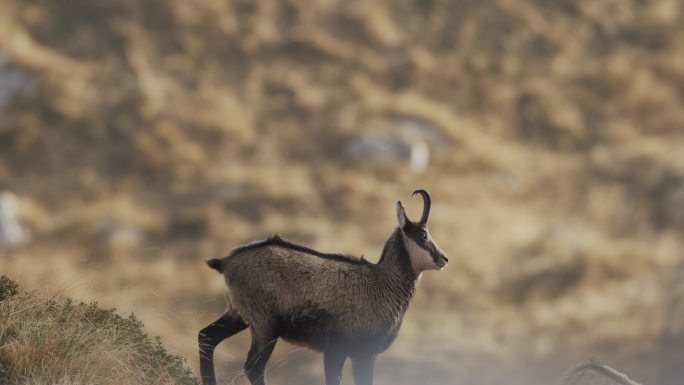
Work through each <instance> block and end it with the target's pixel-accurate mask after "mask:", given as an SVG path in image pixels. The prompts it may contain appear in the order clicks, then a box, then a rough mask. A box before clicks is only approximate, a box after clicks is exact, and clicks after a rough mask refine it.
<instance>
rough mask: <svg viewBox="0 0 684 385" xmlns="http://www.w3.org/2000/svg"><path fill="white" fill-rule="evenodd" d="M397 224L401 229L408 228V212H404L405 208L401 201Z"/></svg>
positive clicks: (398, 205)
mask: <svg viewBox="0 0 684 385" xmlns="http://www.w3.org/2000/svg"><path fill="white" fill-rule="evenodd" d="M397 224H398V225H399V227H401V228H404V226H406V212H405V211H404V206H402V205H401V202H399V201H397Z"/></svg>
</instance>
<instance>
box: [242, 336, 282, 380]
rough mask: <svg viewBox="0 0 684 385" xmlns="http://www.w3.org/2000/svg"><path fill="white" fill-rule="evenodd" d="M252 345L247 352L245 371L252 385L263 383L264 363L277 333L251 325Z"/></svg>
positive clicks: (272, 347) (273, 345) (276, 337)
mask: <svg viewBox="0 0 684 385" xmlns="http://www.w3.org/2000/svg"><path fill="white" fill-rule="evenodd" d="M250 331H251V332H252V346H251V347H250V348H249V353H247V361H245V373H246V374H247V378H248V379H249V382H250V383H251V384H252V385H265V384H266V383H265V379H264V372H265V371H266V363H267V362H268V360H269V359H270V358H271V353H273V349H274V348H275V344H276V342H278V335H277V334H276V333H274V332H272V331H271V330H260V329H257V328H255V327H254V326H252V327H251V328H250Z"/></svg>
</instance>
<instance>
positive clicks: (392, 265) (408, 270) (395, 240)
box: [378, 228, 418, 286]
mask: <svg viewBox="0 0 684 385" xmlns="http://www.w3.org/2000/svg"><path fill="white" fill-rule="evenodd" d="M402 237H403V235H402V233H401V229H399V228H397V229H395V230H394V232H393V233H392V235H390V237H389V239H388V240H387V242H385V247H384V248H383V249H382V255H381V256H380V261H378V267H379V268H380V269H381V270H382V271H383V272H384V273H385V274H387V276H389V277H393V278H395V279H400V280H402V281H405V282H406V283H409V282H410V283H411V285H412V286H414V285H415V282H416V280H417V279H418V275H417V274H416V273H415V272H414V271H413V267H412V266H411V259H410V257H409V254H408V251H407V250H406V246H405V244H404V240H403V239H402Z"/></svg>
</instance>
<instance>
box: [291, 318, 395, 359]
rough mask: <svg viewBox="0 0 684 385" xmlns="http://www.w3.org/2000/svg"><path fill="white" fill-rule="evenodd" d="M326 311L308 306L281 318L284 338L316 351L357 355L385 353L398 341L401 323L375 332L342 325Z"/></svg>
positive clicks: (386, 326)
mask: <svg viewBox="0 0 684 385" xmlns="http://www.w3.org/2000/svg"><path fill="white" fill-rule="evenodd" d="M337 321H338V320H337V319H335V318H333V317H332V316H331V315H330V313H327V312H326V311H324V310H311V309H308V310H307V311H306V312H303V313H290V314H285V315H281V316H280V317H278V324H279V325H278V326H279V331H280V337H281V338H283V339H285V340H286V341H288V342H291V343H293V344H295V345H299V346H304V347H307V348H309V349H312V350H315V351H319V352H322V351H325V350H327V349H328V348H330V347H336V348H341V349H343V350H344V351H347V352H348V354H350V355H353V354H355V353H359V352H367V353H381V352H383V351H385V350H386V349H387V348H388V347H389V345H390V344H391V343H392V341H394V339H395V338H396V336H397V333H398V332H399V326H400V324H399V325H397V324H394V325H384V326H385V327H381V328H379V329H375V330H373V331H370V330H364V329H363V328H361V327H359V328H354V327H352V328H350V326H352V325H340V324H339V323H338V322H337Z"/></svg>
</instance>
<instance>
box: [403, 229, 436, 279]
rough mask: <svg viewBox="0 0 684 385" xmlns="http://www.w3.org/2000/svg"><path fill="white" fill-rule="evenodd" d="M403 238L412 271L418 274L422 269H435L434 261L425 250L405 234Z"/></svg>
mask: <svg viewBox="0 0 684 385" xmlns="http://www.w3.org/2000/svg"><path fill="white" fill-rule="evenodd" d="M403 238H404V244H405V245H406V250H408V253H409V257H410V258H411V265H412V266H413V271H415V272H416V273H417V274H420V273H421V272H422V271H424V270H433V269H437V266H436V265H435V262H434V261H433V260H432V257H431V256H430V253H428V251H427V250H425V249H424V248H422V247H420V246H419V245H418V244H417V243H416V242H415V241H414V240H413V239H411V238H409V237H408V236H406V234H404V237H403Z"/></svg>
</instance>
